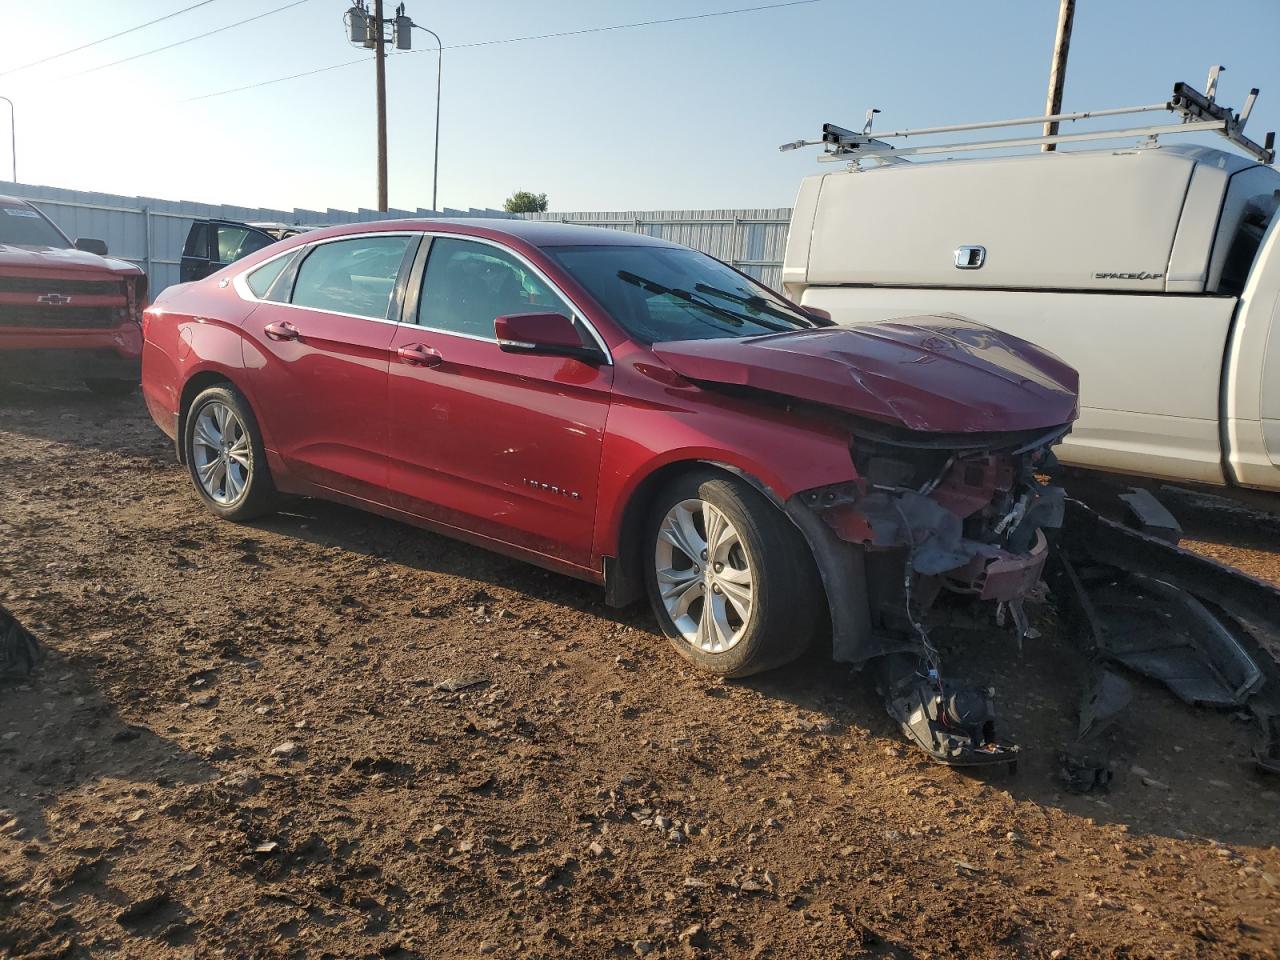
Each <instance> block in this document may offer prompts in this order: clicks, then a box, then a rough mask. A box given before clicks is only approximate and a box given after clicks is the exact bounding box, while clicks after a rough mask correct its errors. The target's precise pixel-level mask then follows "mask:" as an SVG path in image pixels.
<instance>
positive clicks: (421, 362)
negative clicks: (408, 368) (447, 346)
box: [396, 343, 444, 367]
mask: <svg viewBox="0 0 1280 960" xmlns="http://www.w3.org/2000/svg"><path fill="white" fill-rule="evenodd" d="M396 356H397V357H399V358H400V359H401V360H403V361H404V362H405V363H409V364H412V365H413V366H415V367H438V366H440V364H442V363H444V357H442V356H440V351H439V350H435V349H433V348H431V347H428V346H427V345H426V344H425V343H407V344H405V345H404V346H403V347H397V348H396Z"/></svg>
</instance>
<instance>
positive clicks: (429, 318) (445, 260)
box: [418, 237, 581, 340]
mask: <svg viewBox="0 0 1280 960" xmlns="http://www.w3.org/2000/svg"><path fill="white" fill-rule="evenodd" d="M514 313H560V314H563V315H564V316H566V317H572V316H573V311H572V310H570V309H569V307H567V306H566V305H565V302H564V301H563V300H561V299H560V298H559V297H558V296H556V294H555V293H553V292H552V290H551V288H550V287H549V286H547V284H546V283H544V282H543V280H542V278H540V277H539V276H538V275H537V274H536V273H534V272H533V271H532V270H531V269H530V268H529V267H527V266H525V264H524V263H523V262H521V261H520V260H518V259H517V258H515V257H513V256H512V255H511V254H509V253H507V252H506V251H504V250H499V249H498V248H497V247H491V246H489V245H488V244H487V243H476V242H474V241H472V240H454V239H452V238H440V237H437V238H436V239H434V240H432V241H431V253H430V255H429V256H428V258H427V269H426V272H425V274H424V276H423V285H422V296H421V297H420V298H419V299H418V323H420V324H421V325H422V326H424V327H432V328H434V329H436V330H444V331H447V332H449V333H461V334H466V335H467V336H471V337H481V338H483V339H485V340H492V339H494V333H493V321H494V320H495V319H496V318H498V317H502V316H508V315H510V314H514ZM579 335H581V331H579Z"/></svg>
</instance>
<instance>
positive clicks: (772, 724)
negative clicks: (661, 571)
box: [0, 387, 1280, 958]
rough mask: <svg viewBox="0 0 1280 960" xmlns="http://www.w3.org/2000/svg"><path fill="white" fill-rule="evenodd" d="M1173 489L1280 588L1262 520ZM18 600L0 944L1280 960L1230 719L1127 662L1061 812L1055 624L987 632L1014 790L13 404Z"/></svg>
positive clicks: (391, 537) (70, 412) (557, 589)
mask: <svg viewBox="0 0 1280 960" xmlns="http://www.w3.org/2000/svg"><path fill="white" fill-rule="evenodd" d="M1206 503H1208V505H1207V506H1206V505H1205V504H1206ZM1183 507H1185V508H1186V509H1187V510H1188V513H1189V514H1191V519H1190V520H1189V521H1188V520H1187V516H1188V514H1186V513H1184V514H1182V516H1183V519H1184V521H1187V526H1188V530H1189V531H1190V534H1191V537H1192V539H1193V540H1194V541H1195V543H1196V544H1198V545H1199V548H1201V549H1204V550H1205V551H1206V552H1210V553H1213V554H1215V555H1216V556H1219V557H1221V558H1224V559H1227V560H1230V561H1232V562H1238V563H1239V564H1240V565H1241V566H1244V567H1246V568H1247V569H1250V570H1251V571H1252V572H1254V573H1256V574H1259V575H1264V576H1270V577H1272V578H1273V579H1274V578H1278V577H1280V522H1278V521H1276V520H1274V519H1271V518H1267V517H1263V516H1261V515H1258V514H1253V513H1249V514H1247V515H1242V514H1240V513H1239V512H1238V511H1235V510H1234V509H1225V508H1221V507H1220V506H1218V505H1215V504H1212V503H1209V502H1208V501H1204V502H1200V501H1196V502H1191V503H1189V504H1183V505H1182V506H1180V507H1179V511H1180V512H1181V511H1182V509H1183ZM0 602H2V603H3V604H4V605H5V606H7V607H8V608H9V609H10V610H11V611H12V612H13V613H14V614H15V615H17V616H18V617H19V618H20V619H22V620H23V622H25V623H26V624H27V625H28V626H29V627H30V628H31V629H33V630H34V631H35V632H36V633H37V634H38V635H39V636H40V637H41V638H42V640H43V641H44V642H45V643H46V644H47V646H48V648H49V650H50V657H49V660H48V662H47V663H46V665H45V666H44V668H43V669H42V670H41V671H40V672H39V673H38V674H37V675H36V677H35V678H34V679H33V680H32V681H31V682H30V683H28V684H24V685H14V684H10V685H8V686H0V957H82V956H93V957H144V958H159V957H188V956H189V957H317V958H318V957H333V958H363V957H423V958H437V957H450V958H451V957H482V956H492V957H496V958H515V957H521V958H523V957H548V958H551V957H554V958H561V957H568V958H600V957H627V956H646V955H647V956H651V957H692V956H708V957H770V958H808V957H814V958H839V957H896V958H907V957H920V958H925V957H936V958H943V957H947V958H951V957H1054V958H1063V957H1066V958H1084V957H1124V958H1138V957H1153V958H1154V957H1160V958H1169V957H1178V958H1182V957H1186V958H1191V957H1197V958H1199V957H1277V956H1280V846H1278V845H1280V781H1278V780H1276V779H1274V778H1273V779H1267V778H1264V777H1263V776H1262V775H1259V774H1257V773H1255V772H1254V771H1253V769H1252V767H1251V765H1250V763H1249V762H1248V753H1249V749H1248V748H1249V734H1250V730H1249V728H1248V727H1247V725H1246V724H1245V723H1243V722H1242V721H1241V720H1240V719H1238V718H1236V717H1233V716H1231V715H1225V714H1219V713H1212V712H1209V711H1205V710H1194V709H1191V708H1188V707H1185V706H1183V705H1182V704H1180V703H1179V702H1177V701H1176V700H1174V699H1173V698H1172V697H1171V696H1170V695H1168V694H1167V693H1166V692H1165V691H1164V690H1163V689H1162V688H1159V687H1156V686H1154V685H1150V684H1146V683H1144V682H1142V681H1135V683H1136V686H1137V689H1138V696H1137V699H1136V702H1135V704H1134V705H1133V706H1132V707H1131V708H1130V709H1129V711H1128V712H1127V714H1126V715H1125V717H1124V719H1123V720H1122V721H1121V723H1120V724H1119V726H1118V727H1117V728H1116V729H1115V730H1114V732H1113V733H1112V734H1111V735H1110V736H1111V741H1110V742H1111V745H1112V748H1113V752H1114V756H1115V758H1116V766H1117V775H1116V779H1115V782H1114V784H1113V786H1112V789H1111V790H1110V792H1109V793H1105V794H1098V795H1085V796H1077V795H1072V794H1068V793H1066V792H1064V791H1063V789H1062V788H1061V786H1060V784H1059V782H1058V780H1057V779H1056V776H1055V774H1056V761H1055V751H1056V749H1057V748H1058V747H1059V746H1061V745H1063V744H1065V743H1066V742H1067V740H1068V739H1069V738H1070V736H1071V734H1072V731H1073V728H1074V723H1073V720H1072V717H1071V713H1072V706H1073V703H1074V700H1075V697H1076V692H1075V690H1074V688H1073V686H1072V684H1071V683H1070V682H1069V681H1068V680H1067V677H1068V676H1069V662H1070V658H1069V657H1068V655H1067V653H1066V650H1065V645H1064V639H1063V638H1062V636H1061V631H1060V630H1059V629H1058V627H1057V624H1056V622H1055V620H1054V618H1053V614H1052V611H1051V610H1049V611H1042V612H1041V614H1040V621H1039V625H1040V627H1041V629H1042V630H1043V631H1044V634H1045V636H1044V637H1043V638H1042V639H1041V640H1038V641H1035V642H1028V643H1027V644H1026V645H1025V649H1024V650H1023V651H1022V652H1019V650H1018V648H1017V646H1016V644H1015V643H1014V642H1013V641H1012V640H1011V639H1010V638H1009V637H1008V636H1007V635H998V634H993V636H992V638H991V639H990V641H989V642H988V644H987V646H988V647H989V650H988V651H987V652H988V653H989V658H990V661H991V662H992V664H993V667H992V671H991V674H990V680H991V682H992V683H993V684H994V685H995V686H996V688H997V690H998V693H999V697H1000V701H1001V709H1002V713H1003V716H1004V718H1005V721H1006V729H1007V732H1008V733H1009V734H1010V735H1011V736H1012V738H1013V739H1015V740H1016V741H1017V742H1019V743H1021V744H1023V746H1024V753H1023V757H1022V760H1021V763H1020V765H1019V770H1018V772H1017V773H1016V774H1013V775H1009V774H1007V773H1005V772H998V773H992V774H988V775H984V776H971V775H965V774H962V773H957V772H955V771H952V770H948V769H944V768H940V767H937V766H933V765H931V764H929V763H928V762H926V761H925V760H923V759H922V758H921V757H920V756H918V755H917V754H915V753H913V752H911V751H910V750H908V749H907V748H906V747H905V744H904V741H903V740H902V738H901V737H900V736H899V735H898V734H897V733H896V732H895V730H894V728H893V725H892V724H891V722H890V721H889V720H888V718H887V717H886V716H885V714H884V713H883V711H882V709H881V708H880V706H879V704H878V701H877V699H876V698H875V696H874V694H873V692H872V689H871V684H870V682H869V680H868V679H867V678H865V677H864V676H860V675H855V674H851V673H850V672H849V671H848V670H846V669H843V668H833V667H832V665H831V664H830V663H829V662H828V661H826V660H824V659H823V658H822V657H821V656H817V655H815V656H811V657H809V658H807V659H805V660H803V661H801V662H799V663H797V664H794V665H792V666H791V667H788V668H786V669H783V670H780V671H777V672H774V673H771V674H768V675H765V676H763V677H759V678H754V679H752V680H750V681H746V682H734V683H721V682H718V681H716V680H713V679H709V678H707V677H706V676H703V675H699V674H698V673H696V672H694V671H693V670H692V669H691V668H690V667H689V666H687V665H686V664H685V663H684V661H682V660H681V659H680V658H678V657H677V656H676V655H675V654H674V652H673V651H671V650H670V649H669V647H668V646H667V644H666V642H665V641H664V640H663V639H661V637H659V636H658V635H657V633H656V627H655V625H654V622H653V620H652V619H651V617H650V616H649V614H648V613H647V611H645V610H642V609H636V610H632V611H627V612H625V613H622V614H619V613H617V612H615V611H612V610H609V609H608V608H606V607H605V606H604V605H603V602H602V595H601V592H600V591H599V590H597V589H595V588H593V587H590V586H587V585H584V584H580V583H577V582H575V581H572V580H568V579H565V578H563V577H559V576H555V575H552V574H548V573H543V572H541V571H538V570H535V569H533V568H531V567H528V566H524V565H522V564H520V563H516V562H513V561H509V560H506V559H503V558H500V557H498V556H496V555H493V554H490V553H486V552H484V551H481V550H478V549H475V548H472V547H468V546H464V545H461V544H457V543H454V542H451V541H449V540H446V539H443V538H440V537H437V536H433V535H430V534H426V533H423V532H421V531H418V530H414V529H412V528H409V527H406V526H402V525H398V524H395V523H392V522H389V521H384V520H381V519H377V518H373V517H370V516H367V515H364V514H361V513H358V512H356V511H353V510H349V509H346V508H341V507H334V506H328V505H325V504H320V503H314V502H302V503H298V504H296V505H295V506H294V507H293V508H291V510H290V512H288V513H286V514H283V515H281V516H278V517H276V518H273V519H270V520H267V521H264V522H260V523H256V524H254V525H251V526H235V525H232V524H229V523H225V522H221V521H218V520H215V519H214V518H212V517H211V516H210V515H209V514H207V513H206V512H205V511H204V510H203V509H202V508H201V506H200V505H199V503H198V502H197V500H196V498H195V495H194V494H193V493H192V492H191V491H190V489H189V487H188V480H187V477H186V475H185V473H184V471H183V470H182V469H181V468H180V467H179V466H178V465H177V464H176V463H175V462H174V460H173V457H172V453H171V449H170V446H169V444H168V442H167V441H166V440H165V439H164V438H163V437H162V436H161V435H160V433H159V432H158V431H157V430H156V429H155V428H154V427H153V426H152V424H151V423H150V421H149V420H148V419H147V417H146V414H145V413H144V411H143V409H142V405H141V402H140V401H139V400H137V399H136V398H134V399H130V400H121V401H110V402H105V403H104V402H103V401H100V400H98V399H96V398H93V397H91V396H90V395H89V394H87V393H82V392H78V391H70V390H68V391H57V390H49V389H39V390H38V389H34V388H20V387H7V388H0Z"/></svg>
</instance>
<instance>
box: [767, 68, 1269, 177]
mask: <svg viewBox="0 0 1280 960" xmlns="http://www.w3.org/2000/svg"><path fill="white" fill-rule="evenodd" d="M1222 69H1223V68H1222V67H1217V66H1215V67H1214V68H1212V69H1211V70H1210V71H1209V83H1208V85H1207V89H1208V90H1210V91H1211V92H1210V93H1208V94H1204V93H1201V92H1200V91H1198V90H1196V89H1195V88H1194V87H1191V86H1190V85H1188V84H1186V83H1175V84H1174V85H1173V95H1172V96H1171V97H1170V98H1169V99H1168V100H1167V101H1165V102H1164V103H1150V104H1145V105H1142V106H1136V107H1115V108H1110V109H1106V110H1084V111H1078V112H1075V113H1058V114H1051V115H1049V116H1036V117H1017V118H1014V119H1011V120H988V121H983V122H980V123H953V124H946V125H943V126H937V127H920V128H917V129H907V130H893V131H890V132H888V133H879V134H873V133H872V132H871V129H870V127H871V117H872V112H871V111H868V114H867V116H868V121H867V125H866V126H865V127H864V128H863V130H862V131H861V132H858V131H854V130H848V129H846V128H844V127H840V126H837V125H836V124H834V123H826V124H823V125H822V137H821V139H819V140H796V141H795V142H793V143H785V144H783V145H782V146H781V147H779V149H780V150H795V149H798V148H800V147H808V146H818V145H821V146H822V147H823V150H824V152H823V156H822V157H821V158H820V159H823V160H842V159H852V160H853V162H854V163H857V162H859V161H861V160H879V161H893V160H896V159H897V158H899V157H906V156H909V155H912V154H920V155H924V154H936V153H954V152H960V151H971V150H1000V149H1011V148H1014V147H1027V146H1035V145H1037V144H1039V145H1046V144H1057V143H1082V142H1088V141H1097V140H1114V139H1118V138H1124V137H1133V136H1145V137H1149V138H1155V137H1160V136H1181V135H1185V134H1189V133H1198V132H1208V131H1212V132H1215V133H1218V134H1219V135H1221V136H1222V137H1224V138H1226V140H1227V141H1228V142H1230V143H1231V144H1233V145H1234V146H1235V147H1237V148H1238V149H1239V150H1241V151H1242V152H1244V153H1246V154H1248V155H1249V156H1251V157H1253V158H1254V159H1255V160H1258V161H1259V162H1261V163H1267V164H1270V163H1274V162H1275V134H1274V133H1268V134H1267V136H1266V138H1265V142H1264V143H1263V144H1262V145H1259V144H1257V143H1255V142H1254V141H1253V140H1250V139H1249V138H1248V137H1246V136H1245V135H1244V127H1245V123H1246V122H1247V121H1248V119H1249V114H1250V113H1252V112H1253V106H1254V103H1255V102H1256V101H1257V98H1258V90H1257V88H1256V87H1255V88H1254V89H1252V90H1251V91H1250V92H1249V96H1248V99H1247V100H1246V101H1245V105H1244V108H1243V109H1242V110H1241V111H1240V112H1239V113H1236V112H1235V111H1233V110H1232V109H1231V108H1230V107H1228V106H1224V105H1222V104H1219V103H1218V102H1217V101H1216V100H1215V99H1214V94H1215V93H1216V90H1217V79H1218V74H1219V73H1220V72H1221V71H1222ZM1159 111H1168V112H1170V113H1173V114H1175V115H1177V116H1178V117H1180V118H1181V119H1180V121H1179V122H1177V123H1170V124H1157V125H1150V126H1136V127H1128V128H1125V129H1123V130H1091V131H1087V132H1080V133H1069V134H1061V133H1059V134H1048V135H1043V134H1042V135H1036V136H1028V137H1017V138H1012V139H1004V140H985V141H973V142H967V143H966V142H959V143H957V142H949V143H935V144H919V145H917V144H912V145H910V146H902V147H895V146H893V145H892V144H890V143H888V142H886V141H889V140H906V139H908V138H911V137H927V136H936V135H938V134H947V133H963V132H968V131H973V130H992V129H998V128H1000V127H1020V126H1030V125H1031V124H1036V125H1040V124H1046V123H1050V122H1055V121H1056V122H1072V121H1078V120H1094V119H1097V118H1099V117H1119V116H1131V115H1135V114H1140V113H1155V112H1159ZM876 112H878V111H876Z"/></svg>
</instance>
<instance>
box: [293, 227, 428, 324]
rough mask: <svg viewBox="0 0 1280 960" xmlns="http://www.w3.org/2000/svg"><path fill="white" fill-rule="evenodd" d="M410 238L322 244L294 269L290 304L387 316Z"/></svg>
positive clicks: (357, 314)
mask: <svg viewBox="0 0 1280 960" xmlns="http://www.w3.org/2000/svg"><path fill="white" fill-rule="evenodd" d="M410 240H411V238H409V237H355V238H352V239H350V240H336V241H334V242H332V243H322V244H319V245H318V246H316V247H315V248H314V249H312V251H311V253H310V254H308V256H307V258H306V259H305V260H303V261H302V266H301V267H299V268H298V277H297V279H296V280H295V281H294V283H293V303H294V304H295V305H296V306H300V307H311V308H312V309H315V310H328V311H331V312H333V313H349V314H354V315H355V316H358V317H368V318H370V319H372V320H386V319H388V317H387V313H388V311H389V310H390V308H391V297H392V294H393V293H394V292H395V286H396V280H397V279H398V278H399V276H400V268H401V264H402V263H403V262H404V258H405V253H406V251H407V250H408V249H409V244H410Z"/></svg>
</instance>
